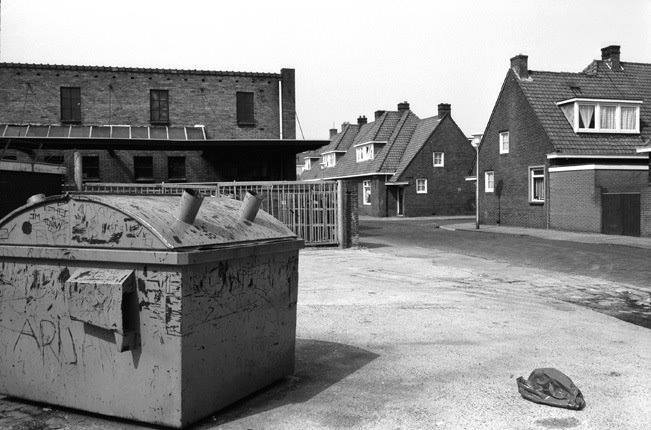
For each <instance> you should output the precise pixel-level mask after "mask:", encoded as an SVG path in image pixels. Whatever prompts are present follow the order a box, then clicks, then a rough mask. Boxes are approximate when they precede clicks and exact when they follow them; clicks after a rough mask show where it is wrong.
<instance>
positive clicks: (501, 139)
mask: <svg viewBox="0 0 651 430" xmlns="http://www.w3.org/2000/svg"><path fill="white" fill-rule="evenodd" d="M504 138H506V147H505V146H504V141H505V139H504ZM499 146H500V154H508V153H509V151H510V150H511V134H510V133H509V131H508V130H505V131H500V134H499Z"/></svg>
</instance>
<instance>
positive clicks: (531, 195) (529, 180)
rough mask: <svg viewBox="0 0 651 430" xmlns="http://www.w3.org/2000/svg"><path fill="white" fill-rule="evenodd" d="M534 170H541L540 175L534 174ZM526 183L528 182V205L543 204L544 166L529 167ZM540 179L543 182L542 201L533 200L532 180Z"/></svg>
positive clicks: (533, 183)
mask: <svg viewBox="0 0 651 430" xmlns="http://www.w3.org/2000/svg"><path fill="white" fill-rule="evenodd" d="M535 170H542V174H537V175H536V174H534V171H535ZM528 178H529V179H528V182H529V203H531V204H538V205H540V204H544V203H545V194H546V193H545V191H546V190H545V187H546V185H547V184H546V183H545V182H546V178H545V166H529V174H528ZM540 178H542V182H543V191H542V192H543V198H542V200H540V199H535V198H534V194H535V193H534V185H535V181H534V179H540Z"/></svg>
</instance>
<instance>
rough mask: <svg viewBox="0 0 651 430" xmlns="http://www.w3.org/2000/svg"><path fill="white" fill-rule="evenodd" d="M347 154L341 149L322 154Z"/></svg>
mask: <svg viewBox="0 0 651 430" xmlns="http://www.w3.org/2000/svg"><path fill="white" fill-rule="evenodd" d="M345 153H346V151H343V150H341V149H335V150H332V151H326V152H322V153H321V155H326V154H345Z"/></svg>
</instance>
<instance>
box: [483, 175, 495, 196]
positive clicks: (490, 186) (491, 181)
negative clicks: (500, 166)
mask: <svg viewBox="0 0 651 430" xmlns="http://www.w3.org/2000/svg"><path fill="white" fill-rule="evenodd" d="M484 179H485V180H484V191H485V192H487V193H492V192H493V191H495V172H493V171H492V170H491V171H488V172H484Z"/></svg>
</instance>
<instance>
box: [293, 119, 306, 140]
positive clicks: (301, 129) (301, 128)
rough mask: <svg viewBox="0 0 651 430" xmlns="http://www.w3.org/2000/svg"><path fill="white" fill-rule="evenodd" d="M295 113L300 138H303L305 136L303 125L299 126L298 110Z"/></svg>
mask: <svg viewBox="0 0 651 430" xmlns="http://www.w3.org/2000/svg"><path fill="white" fill-rule="evenodd" d="M295 113H296V122H297V123H298V129H299V130H300V131H301V139H303V140H305V136H304V135H303V127H301V120H300V119H298V112H295Z"/></svg>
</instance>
